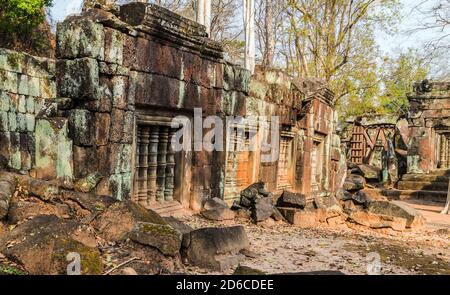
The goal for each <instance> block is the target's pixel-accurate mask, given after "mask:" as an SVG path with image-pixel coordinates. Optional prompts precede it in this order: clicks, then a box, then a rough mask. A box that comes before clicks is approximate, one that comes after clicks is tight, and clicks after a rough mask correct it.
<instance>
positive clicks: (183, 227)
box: [163, 217, 194, 248]
mask: <svg viewBox="0 0 450 295" xmlns="http://www.w3.org/2000/svg"><path fill="white" fill-rule="evenodd" d="M163 219H164V221H165V222H167V224H169V225H170V226H171V227H173V228H174V229H176V230H178V231H179V232H181V234H182V235H183V241H182V242H181V245H182V247H184V248H188V247H189V245H190V244H191V235H190V233H191V231H193V230H194V229H193V228H192V227H190V226H189V225H187V224H185V223H183V222H181V221H180V220H178V219H176V218H174V217H163Z"/></svg>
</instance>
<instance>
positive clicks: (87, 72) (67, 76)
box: [56, 58, 101, 100]
mask: <svg viewBox="0 0 450 295" xmlns="http://www.w3.org/2000/svg"><path fill="white" fill-rule="evenodd" d="M56 77H57V85H58V86H57V87H58V95H59V96H61V97H70V98H73V99H77V100H83V99H98V98H99V96H100V95H99V94H100V93H101V88H100V87H99V68H98V63H97V61H96V60H94V59H91V58H80V59H75V60H58V61H57V75H56Z"/></svg>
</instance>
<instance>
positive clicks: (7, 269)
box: [0, 265, 25, 276]
mask: <svg viewBox="0 0 450 295" xmlns="http://www.w3.org/2000/svg"><path fill="white" fill-rule="evenodd" d="M0 274H5V275H11V276H23V275H25V273H24V272H23V271H21V270H19V269H17V268H15V267H12V266H2V265H0Z"/></svg>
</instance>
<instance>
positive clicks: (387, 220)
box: [349, 211, 406, 231]
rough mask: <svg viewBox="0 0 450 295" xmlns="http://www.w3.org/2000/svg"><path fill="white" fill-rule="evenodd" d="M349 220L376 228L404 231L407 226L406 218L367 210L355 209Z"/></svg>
mask: <svg viewBox="0 0 450 295" xmlns="http://www.w3.org/2000/svg"><path fill="white" fill-rule="evenodd" d="M349 221H351V222H354V223H356V224H359V225H363V226H367V227H370V228H374V229H379V228H392V229H393V230H396V231H403V230H405V228H406V218H401V217H392V216H387V215H380V214H374V213H370V212H367V211H354V212H352V213H351V214H350V215H349Z"/></svg>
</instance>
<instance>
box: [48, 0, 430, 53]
mask: <svg viewBox="0 0 450 295" xmlns="http://www.w3.org/2000/svg"><path fill="white" fill-rule="evenodd" d="M435 1H438V0H428V3H431V4H433V2H435ZM82 2H83V0H53V7H52V8H51V11H50V14H51V16H52V19H53V20H54V21H56V22H58V21H62V20H64V18H65V17H66V16H68V15H69V14H73V13H79V12H80V11H81V5H82ZM400 2H401V3H402V6H403V8H402V13H401V14H402V16H401V19H400V25H399V28H398V32H397V33H396V34H394V35H388V34H386V33H383V32H377V34H376V39H377V43H378V45H379V47H380V49H381V50H382V51H383V52H385V53H387V54H390V53H396V52H399V51H404V50H406V49H407V48H420V47H421V46H422V44H423V43H424V42H425V41H427V40H428V39H429V38H432V36H433V34H435V33H433V32H418V33H415V34H408V31H409V30H411V29H412V28H414V27H415V25H417V21H418V20H419V19H420V18H421V17H422V14H421V13H420V11H418V9H416V8H415V7H416V6H417V5H418V4H420V3H422V2H424V0H400ZM426 7H427V6H425V7H424V6H422V8H423V9H425V8H426Z"/></svg>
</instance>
